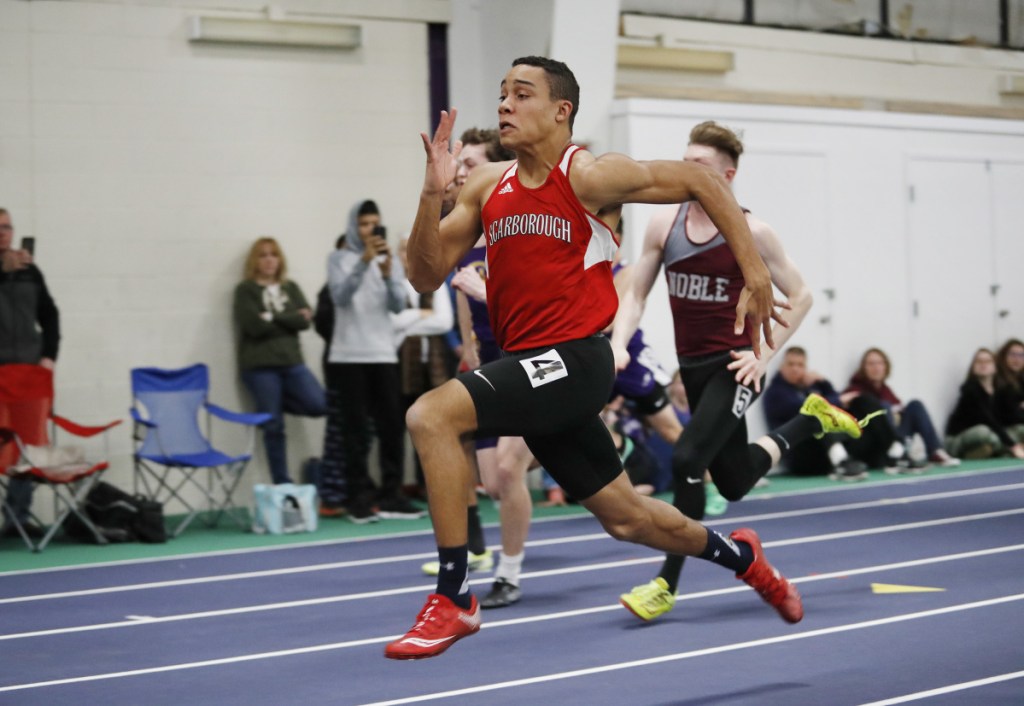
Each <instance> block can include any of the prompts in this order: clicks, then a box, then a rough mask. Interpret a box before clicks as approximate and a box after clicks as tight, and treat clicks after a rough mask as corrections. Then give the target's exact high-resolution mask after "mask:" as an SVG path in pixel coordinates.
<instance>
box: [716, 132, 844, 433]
mask: <svg viewBox="0 0 1024 706" xmlns="http://www.w3.org/2000/svg"><path fill="white" fill-rule="evenodd" d="M826 177H827V174H826V159H825V156H824V155H823V154H811V153H792V152H783V151H771V152H767V151H766V152H755V151H749V152H747V153H745V154H744V155H743V159H742V160H741V162H740V168H739V170H738V171H737V174H736V180H735V182H734V185H733V190H734V192H735V194H736V199H737V200H738V201H739V203H740V205H741V206H743V207H744V208H749V209H750V211H751V213H752V214H753V215H755V216H757V217H758V218H760V219H761V220H763V221H764V222H766V223H768V224H769V225H770V226H771V227H772V228H773V229H774V230H775V232H776V233H777V234H778V236H779V240H781V241H782V246H783V248H785V250H786V254H787V255H789V257H790V259H791V260H793V262H794V263H795V264H796V266H797V267H798V268H799V270H800V273H801V274H802V275H803V277H804V280H805V281H806V282H807V285H808V286H809V287H810V288H811V293H812V294H813V296H814V306H813V307H812V308H811V311H810V312H809V313H808V314H807V317H806V318H805V319H804V321H803V324H801V326H800V329H799V330H797V332H796V333H794V334H793V337H792V338H790V339H789V341H787V342H786V346H802V347H803V348H805V349H806V350H807V357H808V366H809V367H810V368H812V369H813V370H818V371H822V372H824V373H825V374H826V375H828V371H830V370H832V369H833V367H834V366H833V360H832V325H831V321H832V313H831V301H832V295H833V293H834V290H833V289H832V287H833V285H832V277H831V267H830V256H829V253H830V251H831V248H830V244H829V233H828V199H827V188H828V179H827V178H826ZM781 361H782V357H781V356H778V357H776V358H775V360H774V361H773V364H772V365H771V367H770V368H769V370H768V380H771V378H772V376H773V375H774V374H775V372H776V370H778V365H779V363H780V362H781ZM747 424H748V429H749V436H750V438H751V439H754V438H756V437H757V436H759V435H760V434H761V433H763V432H764V431H766V425H765V423H764V413H763V412H761V411H760V410H759V409H758V410H755V411H754V412H753V413H751V414H748V415H747Z"/></svg>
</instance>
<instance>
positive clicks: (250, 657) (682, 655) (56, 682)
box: [0, 593, 1024, 706]
mask: <svg viewBox="0 0 1024 706" xmlns="http://www.w3.org/2000/svg"><path fill="white" fill-rule="evenodd" d="M1020 600H1024V593H1018V594H1013V595H1009V596H1000V597H998V598H990V599H986V600H982V601H974V602H970V603H960V604H957V605H952V606H946V607H943V608H935V609H932V610H924V611H918V612H916V613H904V614H901V615H894V616H890V617H887V618H877V619H874V620H865V621H862V622H859V623H849V624H846V625H836V626H833V627H829V628H820V629H817V630H807V631H804V632H800V633H795V634H792V633H791V634H788V635H781V636H776V637H769V638H762V639H759V640H749V641H747V642H736V643H732V644H728V645H721V646H719V647H709V648H705V649H700V650H691V651H689V652H678V653H675V654H670V655H663V656H661V657H651V658H648V659H641V660H632V661H629V662H618V663H613V664H605V665H601V666H599V667H590V668H588V669H578V670H573V671H568V672H556V673H553V674H546V675H542V676H538V677H529V678H525V679H515V680H511V681H505V682H500V683H497V684H487V685H484V686H477V687H469V688H465V689H455V690H452V691H443V692H437V693H433V694H421V695H418V696H412V697H407V698H404V699H396V700H392V701H381V702H377V703H375V704H370V705H368V706H392V705H397V704H407V703H415V702H418V701H427V700H430V699H442V698H449V697H452V696H465V695H467V694H476V693H481V692H485V691H496V690H498V689H508V688H512V687H517V686H526V685H530V684H540V683H543V682H550V681H556V680H562V679H571V678H574V677H581V676H587V675H590V674H597V673H602V672H609V671H615V670H622V669H632V668H635V667H645V666H649V665H653V664H663V663H666V662H674V661H679V660H683V659H691V658H694V657H704V656H707V655H713V654H721V653H724V652H733V651H736V650H743V649H749V648H752V647H764V646H767V645H774V644H779V643H784V642H793V641H796V640H805V639H808V638H814V637H821V636H823V635H832V634H837V633H843V632H850V631H853V630H862V629H866V628H874V627H880V626H884V625H891V624H894V623H901V622H906V621H910V620H919V619H922V618H931V617H935V616H939V615H946V614H949V613H957V612H962V611H967V610H974V609H978V608H987V607H990V606H995V605H1001V604H1005V603H1011V602H1014V601H1020ZM396 637H398V636H397V635H394V636H390V637H387V638H371V639H368V640H350V641H347V642H336V643H329V644H324V645H311V646H308V647H299V648H292V649H287V650H275V651H272V652H259V653H255V654H247V655H237V656H234V657H222V658H219V659H210V660H202V661H198V662H183V663H179V664H170V665H164V666H161V667H147V668H143V669H131V670H125V671H120V672H107V673H104V674H89V675H85V676H79V677H68V678H64V679H51V680H48V681H40V682H29V683H25V684H11V685H8V686H3V687H0V693H5V692H10V691H23V690H26V689H39V688H43V687H49V686H61V685H65V684H80V683H83V682H92V681H100V680H105V679H120V678H124V677H134V676H142V675H146V674H158V673H161V672H175V671H184V670H188V669H199V668H203V667H215V666H221V665H227V664H238V663H240V662H252V661H256V660H265V659H273V658H277V657H288V656H293V655H300V654H309V653H313V652H325V651H329V650H337V649H342V648H346V647H355V646H361V645H369V644H374V643H379V642H385V641H389V640H393V639H395V638H396Z"/></svg>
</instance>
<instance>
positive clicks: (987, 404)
mask: <svg viewBox="0 0 1024 706" xmlns="http://www.w3.org/2000/svg"><path fill="white" fill-rule="evenodd" d="M995 379H996V356H995V353H993V352H992V351H990V350H989V349H988V348H979V349H978V350H977V351H975V353H974V358H972V359H971V367H970V369H969V370H968V371H967V378H966V379H965V380H964V382H963V384H962V385H960V397H959V398H958V399H957V401H956V407H954V408H953V412H952V414H950V415H949V420H948V421H947V422H946V448H947V449H948V450H949V452H950V453H951V454H953V455H954V456H959V457H960V458H972V459H973V458H991V457H992V456H999V455H1002V454H1003V453H1005V452H1008V453H1010V454H1012V455H1013V456H1016V457H1017V458H1024V444H1021V443H1020V442H1018V441H1016V440H1015V439H1014V438H1013V437H1012V436H1011V435H1010V432H1009V431H1008V430H1007V428H1006V427H1005V426H1004V425H1003V424H1002V423H1001V422H1000V421H999V419H997V418H996V406H995V405H996V398H995V392H996V384H995Z"/></svg>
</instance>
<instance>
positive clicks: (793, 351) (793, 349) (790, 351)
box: [782, 346, 807, 358]
mask: <svg viewBox="0 0 1024 706" xmlns="http://www.w3.org/2000/svg"><path fill="white" fill-rule="evenodd" d="M787 355H800V356H803V357H804V358H806V357H807V351H805V350H804V349H803V348H802V347H801V346H790V347H789V348H787V349H786V350H784V351H783V352H782V357H783V358H785V357H786V356H787Z"/></svg>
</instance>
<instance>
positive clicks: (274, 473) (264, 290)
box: [234, 237, 327, 483]
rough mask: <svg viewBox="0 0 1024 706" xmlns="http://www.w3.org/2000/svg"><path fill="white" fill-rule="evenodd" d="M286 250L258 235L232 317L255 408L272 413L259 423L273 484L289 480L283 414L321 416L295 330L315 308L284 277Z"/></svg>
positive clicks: (317, 391)
mask: <svg viewBox="0 0 1024 706" xmlns="http://www.w3.org/2000/svg"><path fill="white" fill-rule="evenodd" d="M286 272H287V268H286V264H285V259H284V253H283V252H281V247H280V246H279V245H278V244H277V241H276V240H274V239H273V238H269V237H263V238H259V239H258V240H257V241H256V242H255V243H253V246H252V248H250V250H249V256H248V257H247V258H246V260H245V274H244V277H245V278H244V279H243V280H242V281H241V282H240V283H239V284H238V286H237V287H235V305H234V316H235V322H236V323H237V324H238V326H239V328H240V330H241V335H240V338H239V342H238V367H239V369H240V371H241V374H242V382H244V383H245V386H246V387H247V388H248V390H249V392H250V393H251V394H252V396H253V399H254V400H255V401H256V408H257V411H260V412H266V413H268V414H271V415H273V419H271V420H270V421H269V422H267V423H266V424H265V425H263V444H264V447H265V448H266V451H267V463H268V465H269V466H270V475H271V478H272V479H273V481H274V483H289V482H291V478H290V476H289V475H288V461H287V454H286V451H285V435H284V413H285V412H288V413H289V414H301V415H303V416H307V417H322V416H324V414H326V413H327V403H326V401H325V398H324V388H323V387H322V386H321V385H320V383H319V382H318V381H317V379H316V378H315V377H314V376H313V373H312V372H311V371H310V369H309V368H307V367H306V364H305V363H304V362H303V360H302V351H301V350H300V349H299V332H300V331H303V330H305V329H307V328H309V325H310V320H311V319H312V318H313V312H312V310H311V309H310V307H309V304H308V303H307V302H306V298H305V297H304V296H303V294H302V290H301V289H299V285H297V284H296V283H295V282H292V281H291V280H289V279H287V277H286V276H285V275H286Z"/></svg>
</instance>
